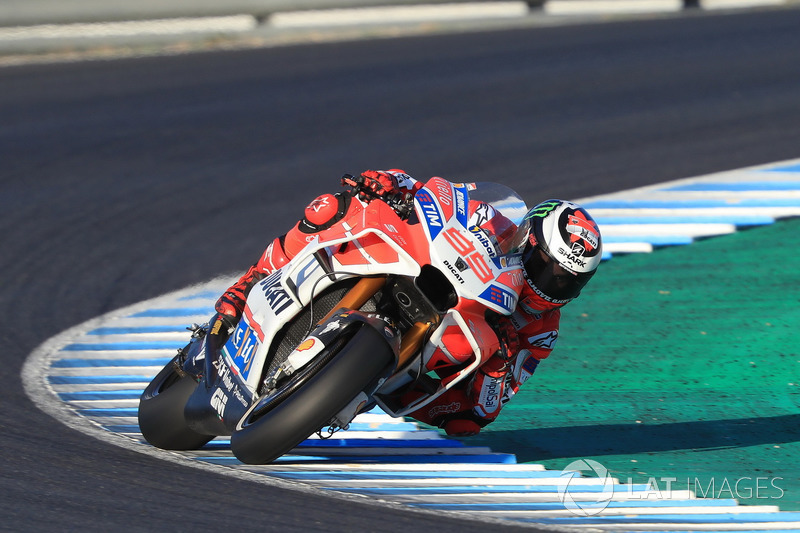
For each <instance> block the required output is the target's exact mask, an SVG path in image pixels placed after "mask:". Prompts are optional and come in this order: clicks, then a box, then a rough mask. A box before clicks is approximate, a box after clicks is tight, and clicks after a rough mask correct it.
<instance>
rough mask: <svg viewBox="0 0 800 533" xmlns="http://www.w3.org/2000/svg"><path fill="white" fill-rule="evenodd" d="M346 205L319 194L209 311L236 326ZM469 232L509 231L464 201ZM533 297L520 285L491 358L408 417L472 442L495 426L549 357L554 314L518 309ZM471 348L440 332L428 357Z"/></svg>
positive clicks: (395, 183)
mask: <svg viewBox="0 0 800 533" xmlns="http://www.w3.org/2000/svg"><path fill="white" fill-rule="evenodd" d="M362 175H363V176H364V177H366V178H367V179H368V180H369V181H368V183H370V182H371V183H373V185H370V188H371V189H372V190H373V191H374V192H376V193H378V194H394V193H397V192H403V191H407V192H411V193H414V192H416V191H417V190H419V189H420V188H421V187H422V183H421V182H418V181H417V180H415V179H413V178H411V177H410V176H408V175H407V174H406V173H405V172H403V171H402V170H397V169H393V170H388V171H372V170H368V171H366V172H364V173H363V174H362ZM351 201H362V200H359V199H357V198H354V197H352V196H351V195H350V194H349V193H337V194H323V195H321V196H318V197H317V198H315V199H314V200H313V201H312V202H311V203H310V204H309V205H308V206H306V208H305V212H304V216H303V218H302V219H301V220H300V221H299V222H298V223H297V224H296V225H295V226H294V227H293V228H292V229H291V230H289V231H288V232H287V233H286V234H285V235H283V236H282V237H278V238H276V239H275V240H273V241H272V242H271V243H270V244H269V246H267V248H266V250H265V251H264V253H263V254H262V255H261V257H260V258H259V260H258V261H256V263H255V264H253V265H252V266H251V267H250V269H249V270H248V271H247V272H245V274H244V275H243V276H242V277H241V278H240V279H239V280H238V281H237V282H236V283H234V284H233V285H231V287H229V288H228V290H226V291H225V293H224V294H223V295H222V296H221V297H220V298H219V300H218V301H217V303H216V305H215V309H216V311H217V312H218V313H219V314H221V315H226V316H229V317H231V318H232V319H233V320H234V321H238V319H239V318H240V317H241V314H242V312H243V310H244V306H245V302H246V300H247V294H248V293H249V292H250V289H251V288H252V287H253V286H254V285H255V284H256V283H258V281H260V280H261V279H263V278H265V277H266V276H267V275H269V274H270V273H272V272H274V271H275V270H277V269H278V268H280V267H281V266H283V265H285V264H286V263H288V262H289V261H290V260H291V258H292V257H294V256H295V255H296V254H297V253H298V252H299V251H300V250H302V249H303V247H305V245H306V244H307V242H309V241H310V240H312V239H313V238H314V235H315V234H316V233H317V232H319V231H322V230H325V229H327V228H329V227H330V226H332V225H333V224H334V223H336V222H337V221H338V220H340V219H341V218H342V217H343V216H344V214H345V213H346V212H347V209H348V206H349V203H350V202H351ZM469 212H470V213H469V214H470V225H476V226H478V227H480V228H482V229H484V230H486V231H488V232H489V233H490V234H492V235H494V236H495V238H496V239H497V240H498V241H500V242H502V241H503V240H504V239H506V238H509V237H511V236H512V235H513V234H514V232H515V230H516V227H515V226H514V224H513V223H512V222H511V221H510V220H509V219H507V218H506V217H505V216H503V215H502V214H501V213H499V212H498V211H496V210H495V209H494V208H493V207H492V206H490V205H488V204H485V203H482V202H475V201H471V202H470V204H469ZM532 295H533V296H535V294H534V293H533V290H532V289H530V288H529V287H528V286H527V285H526V286H525V287H524V288H523V291H522V294H521V295H520V305H519V306H518V307H517V309H516V310H515V311H514V313H513V314H512V315H511V316H509V317H500V318H499V320H498V324H497V326H496V327H495V329H496V330H497V331H498V350H497V352H496V353H495V355H493V356H492V357H491V358H489V359H488V360H487V361H486V362H485V363H484V364H483V365H482V366H481V367H480V368H479V369H478V371H477V372H476V373H475V375H474V376H473V377H472V378H470V379H467V380H464V381H462V382H461V383H460V384H458V385H457V386H455V387H454V388H452V389H450V390H448V391H447V392H445V393H444V394H442V395H441V396H440V397H438V398H437V399H435V400H434V401H433V402H431V403H429V404H428V405H426V406H424V407H422V408H421V409H419V410H417V411H415V412H413V413H412V414H411V416H413V417H414V418H416V419H417V420H419V421H420V422H424V423H426V424H431V425H435V426H438V427H441V428H443V429H444V430H445V431H446V432H447V433H448V434H449V435H475V434H477V433H478V432H480V430H481V428H483V427H484V426H486V425H487V424H489V423H490V422H492V421H493V420H495V419H496V418H497V416H498V414H499V413H500V410H501V409H502V407H503V405H505V404H506V402H508V400H510V399H511V397H512V396H514V394H516V393H517V391H518V390H519V388H520V386H522V384H523V383H525V381H526V380H527V379H528V378H529V377H530V376H531V375H532V374H533V372H534V371H535V370H536V367H537V365H538V364H539V361H541V360H542V359H544V358H546V357H547V356H548V355H550V352H551V351H552V349H553V345H554V344H555V342H556V339H557V338H558V327H559V318H560V311H559V310H558V309H551V310H547V311H544V312H539V311H538V310H534V309H530V308H529V307H528V306H526V305H525V303H526V302H528V301H530V300H531V296H532ZM472 353H473V352H472V348H471V347H470V346H469V343H468V341H467V339H466V338H465V337H464V335H463V334H461V333H460V330H458V329H457V328H454V330H453V332H452V333H451V332H447V331H446V332H445V333H444V335H443V336H442V339H441V341H440V342H439V343H438V346H437V347H436V350H435V351H434V354H433V356H432V357H434V358H437V357H442V358H446V359H449V360H450V361H466V360H467V359H468V358H469V357H470V356H471V355H472Z"/></svg>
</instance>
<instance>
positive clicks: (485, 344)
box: [223, 178, 524, 416]
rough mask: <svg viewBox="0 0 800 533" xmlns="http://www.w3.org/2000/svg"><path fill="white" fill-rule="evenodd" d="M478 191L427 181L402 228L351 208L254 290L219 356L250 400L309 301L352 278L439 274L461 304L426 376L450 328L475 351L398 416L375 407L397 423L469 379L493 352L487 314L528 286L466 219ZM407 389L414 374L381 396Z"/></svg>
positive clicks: (370, 207) (377, 211)
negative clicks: (269, 358) (281, 335)
mask: <svg viewBox="0 0 800 533" xmlns="http://www.w3.org/2000/svg"><path fill="white" fill-rule="evenodd" d="M492 185H493V186H495V185H496V184H492ZM475 188H476V186H475V184H453V183H450V182H448V181H447V180H444V179H442V178H432V179H431V180H429V181H428V182H427V183H426V184H425V186H424V187H422V188H421V189H419V191H417V193H416V195H415V197H414V214H412V215H411V217H409V218H408V219H407V220H403V219H401V218H400V217H399V216H398V215H397V213H396V212H395V211H394V210H393V209H392V208H391V207H390V206H389V205H387V204H386V203H384V202H382V201H378V200H373V201H372V202H369V203H364V202H361V201H358V200H355V199H354V200H353V201H352V202H351V204H350V207H349V209H348V211H347V213H346V214H345V216H344V217H343V218H342V219H341V220H340V221H339V222H337V223H336V224H334V225H333V226H332V227H330V228H329V229H326V230H324V231H322V232H320V233H318V234H315V235H314V236H313V238H312V239H311V240H310V242H308V244H307V245H306V246H305V248H303V249H302V250H301V251H300V253H298V254H297V255H296V256H295V257H294V258H293V259H292V260H291V261H290V262H289V263H287V264H286V265H284V266H283V267H282V268H280V269H279V270H277V271H275V272H274V273H272V274H271V275H269V276H267V277H266V278H265V279H263V280H261V281H260V282H259V283H257V284H256V285H255V286H254V287H253V288H252V290H251V291H250V294H249V296H248V298H247V306H246V308H245V312H244V315H243V319H242V320H241V321H240V322H239V325H238V326H237V328H236V330H235V331H234V332H233V334H232V335H231V338H230V340H229V341H228V343H227V344H226V346H225V348H224V349H223V354H224V357H225V358H226V359H227V362H228V363H229V365H230V366H231V368H232V369H233V370H234V372H238V373H239V374H240V375H241V377H242V378H243V380H244V381H245V383H246V384H247V387H248V388H249V389H250V392H251V393H254V392H255V391H256V390H257V388H258V386H259V379H260V376H262V375H263V365H264V361H265V356H266V352H267V351H268V349H269V345H270V342H271V339H272V338H273V337H274V336H275V335H276V333H277V332H278V331H280V330H281V328H282V327H283V326H284V325H285V324H286V323H287V322H288V321H289V320H291V319H292V318H293V317H294V316H296V315H297V313H298V312H300V311H301V310H302V309H303V308H304V307H305V306H306V305H308V303H309V302H310V301H311V300H312V297H313V295H314V294H319V293H320V292H321V291H323V290H324V289H325V288H326V287H329V286H330V285H332V284H333V283H334V282H335V280H341V279H344V278H348V277H354V276H356V277H361V276H369V275H377V274H381V275H397V276H405V277H409V278H412V279H413V278H416V277H417V276H419V274H420V272H421V271H422V268H423V267H433V268H435V269H437V270H439V271H440V272H441V273H442V274H443V275H444V276H445V277H446V278H447V279H448V280H449V281H450V283H451V284H452V286H453V288H454V289H455V293H456V295H457V297H458V301H457V303H456V305H455V306H453V307H451V308H450V309H448V310H447V311H446V312H445V313H444V316H443V317H442V320H441V323H440V325H439V327H438V328H437V329H436V330H435V331H434V332H433V334H432V335H431V337H430V339H429V340H428V342H427V343H426V344H425V346H424V347H423V349H422V351H421V354H420V357H421V360H420V364H421V365H422V368H424V369H425V371H432V370H433V369H431V368H430V365H429V363H430V357H431V356H432V355H433V353H434V352H435V349H436V347H437V346H440V344H441V341H442V337H443V335H445V333H447V332H450V333H452V331H453V329H454V328H455V329H457V330H458V331H459V332H460V333H461V334H462V335H463V337H464V339H465V342H466V343H468V345H469V346H470V347H471V349H472V357H471V359H470V361H468V362H467V364H463V363H462V366H461V369H460V370H459V371H458V372H455V373H453V374H452V375H450V376H448V377H446V378H444V379H442V380H441V382H440V385H439V388H438V390H437V391H436V392H434V393H433V394H431V395H429V396H425V397H422V398H417V399H414V400H413V401H411V403H409V404H408V405H406V406H404V407H403V408H402V409H399V410H397V409H395V410H392V409H390V408H389V407H388V406H386V405H383V404H381V402H380V400H378V403H379V404H380V405H381V407H382V408H383V409H384V410H385V411H387V412H388V413H389V414H392V415H394V416H403V415H405V414H407V413H410V412H412V411H414V410H416V409H418V408H419V407H421V406H423V405H425V404H427V403H428V402H430V401H432V400H433V399H434V398H436V397H438V396H439V395H440V394H442V393H443V392H445V391H446V390H448V389H449V388H451V387H452V386H453V385H455V384H456V383H458V382H459V381H461V380H463V379H464V378H466V377H467V376H469V375H470V374H471V373H473V372H474V371H475V370H476V369H477V368H478V367H479V366H480V365H481V364H482V363H483V362H485V361H486V360H487V359H488V358H489V357H490V356H491V355H492V353H493V352H494V351H495V350H496V348H497V338H496V335H495V333H494V331H493V330H492V328H491V327H490V326H489V325H488V324H487V323H486V320H485V318H484V317H485V315H486V310H487V309H491V310H492V311H495V312H497V313H500V314H503V315H510V314H511V313H512V311H513V310H514V309H515V308H516V305H517V300H518V298H519V293H520V291H521V290H522V284H523V283H524V278H523V272H522V264H521V261H520V258H519V256H517V255H504V254H502V253H501V252H500V250H499V248H498V247H497V246H496V244H495V240H494V237H493V236H492V235H490V234H489V233H488V232H486V231H484V230H483V229H480V228H479V227H478V226H476V225H475V217H471V213H470V211H471V210H470V193H471V192H473V191H474V190H475ZM520 202H521V201H520ZM475 205H476V203H475V202H473V207H474V206H475ZM523 208H524V205H523ZM473 212H474V209H473ZM320 253H321V254H323V256H324V257H326V258H327V260H328V263H329V265H330V269H331V270H332V271H333V272H334V273H336V274H335V276H333V278H334V279H331V277H329V276H327V275H326V274H325V272H324V270H323V268H322V265H321V264H320V261H319V260H318V256H319V254H320ZM315 254H317V257H315ZM313 338H314V337H309V339H313ZM320 344H321V343H320ZM314 354H315V346H314V342H313V341H311V342H306V343H303V345H301V346H298V347H297V349H295V351H294V352H293V353H292V354H291V355H290V356H289V361H290V363H291V362H293V363H296V364H298V365H302V364H304V362H305V361H307V360H309V359H310V358H312V357H313V355H314ZM411 379H413V376H412V375H411V374H410V373H406V372H402V371H401V372H398V373H396V374H395V375H393V376H391V377H390V378H388V379H387V380H386V382H385V383H384V384H383V385H382V386H381V389H380V391H379V392H389V393H391V392H392V391H393V390H397V389H399V388H401V387H402V386H403V385H405V384H407V383H408V382H409V381H410V380H411Z"/></svg>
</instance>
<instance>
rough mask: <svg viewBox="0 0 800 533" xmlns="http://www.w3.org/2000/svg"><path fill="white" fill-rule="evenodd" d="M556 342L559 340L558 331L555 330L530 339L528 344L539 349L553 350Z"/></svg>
mask: <svg viewBox="0 0 800 533" xmlns="http://www.w3.org/2000/svg"><path fill="white" fill-rule="evenodd" d="M556 340H558V331H555V330H553V331H548V332H546V333H540V334H539V335H534V336H533V337H528V344H530V345H531V346H536V347H537V348H544V349H545V350H552V349H553V346H555V344H556Z"/></svg>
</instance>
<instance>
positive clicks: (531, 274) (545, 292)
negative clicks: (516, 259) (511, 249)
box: [522, 246, 594, 303]
mask: <svg viewBox="0 0 800 533" xmlns="http://www.w3.org/2000/svg"><path fill="white" fill-rule="evenodd" d="M522 259H523V261H524V263H525V272H526V273H527V274H528V280H529V281H530V282H531V283H533V285H534V287H535V288H536V289H538V291H539V292H540V296H543V297H545V298H546V299H549V300H552V301H553V303H566V302H568V301H570V300H572V299H573V298H575V297H576V296H578V295H579V294H580V292H581V289H583V287H584V286H585V285H586V284H587V283H588V282H589V279H591V277H592V276H593V275H594V271H592V272H588V273H585V274H574V273H572V272H569V271H568V270H565V269H564V268H563V267H561V266H560V265H559V264H558V261H556V260H555V259H553V258H552V257H550V256H549V255H547V254H546V253H544V252H543V251H542V250H540V249H539V247H538V246H528V249H527V250H525V253H524V255H523V257H522Z"/></svg>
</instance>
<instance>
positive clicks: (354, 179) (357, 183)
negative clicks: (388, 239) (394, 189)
mask: <svg viewBox="0 0 800 533" xmlns="http://www.w3.org/2000/svg"><path fill="white" fill-rule="evenodd" d="M365 182H366V178H365V177H364V176H353V175H352V174H345V175H343V176H342V185H344V186H347V187H350V188H351V189H352V191H353V192H354V193H355V194H357V195H358V196H359V197H360V198H362V199H364V198H368V199H369V200H375V199H377V200H381V201H383V202H384V203H386V204H387V205H388V206H389V207H391V208H392V209H394V211H395V213H397V215H398V216H399V217H400V218H402V219H404V220H405V219H406V218H408V217H409V216H410V215H411V213H412V212H413V211H414V201H413V200H414V195H413V194H411V193H410V192H406V193H403V192H400V193H396V194H387V195H380V194H378V193H376V192H375V191H373V190H372V189H370V188H369V187H367V185H366V184H365Z"/></svg>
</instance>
